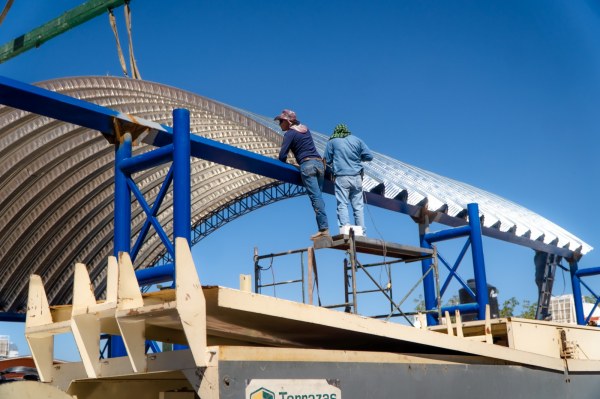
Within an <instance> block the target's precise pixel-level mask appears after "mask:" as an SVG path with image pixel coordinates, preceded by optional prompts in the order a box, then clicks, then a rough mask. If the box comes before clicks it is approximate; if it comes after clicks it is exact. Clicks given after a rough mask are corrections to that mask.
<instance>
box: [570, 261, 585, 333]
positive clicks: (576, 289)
mask: <svg viewBox="0 0 600 399" xmlns="http://www.w3.org/2000/svg"><path fill="white" fill-rule="evenodd" d="M577 269H578V266H577V261H576V260H572V261H569V270H570V272H571V287H572V289H573V303H574V304H575V317H577V324H579V325H580V326H583V325H585V315H584V314H583V303H582V300H581V282H580V281H579V276H578V275H577Z"/></svg>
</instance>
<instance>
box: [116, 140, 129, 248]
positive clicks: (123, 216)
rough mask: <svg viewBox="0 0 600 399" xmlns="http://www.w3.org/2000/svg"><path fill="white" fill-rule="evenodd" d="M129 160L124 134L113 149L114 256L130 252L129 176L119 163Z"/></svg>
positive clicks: (127, 142)
mask: <svg viewBox="0 0 600 399" xmlns="http://www.w3.org/2000/svg"><path fill="white" fill-rule="evenodd" d="M127 158H131V135H130V134H129V133H125V135H124V136H123V142H121V143H117V144H116V149H115V220H114V222H115V238H114V250H113V254H114V255H115V256H118V255H119V252H127V253H129V251H130V245H131V191H130V190H129V186H128V185H127V179H128V178H129V176H128V175H127V174H126V173H124V172H123V171H122V170H121V162H122V161H123V160H124V159H127Z"/></svg>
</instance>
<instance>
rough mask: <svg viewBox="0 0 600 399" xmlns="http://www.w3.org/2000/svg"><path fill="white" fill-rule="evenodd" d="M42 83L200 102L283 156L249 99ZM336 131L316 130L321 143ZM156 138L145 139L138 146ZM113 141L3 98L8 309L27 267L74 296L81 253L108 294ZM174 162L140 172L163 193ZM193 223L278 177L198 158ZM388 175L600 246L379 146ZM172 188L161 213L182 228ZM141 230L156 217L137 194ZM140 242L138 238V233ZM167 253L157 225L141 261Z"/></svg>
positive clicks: (93, 80) (214, 123) (165, 110)
mask: <svg viewBox="0 0 600 399" xmlns="http://www.w3.org/2000/svg"><path fill="white" fill-rule="evenodd" d="M39 86H40V87H44V88H46V89H49V90H52V91H56V92H60V93H62V94H66V95H69V96H72V97H75V98H79V99H82V100H86V101H89V102H92V103H96V104H99V105H102V106H106V107H109V108H112V109H114V110H117V111H120V112H123V113H127V114H131V115H135V116H137V117H142V118H145V119H148V120H152V121H155V122H158V123H161V124H165V125H170V124H171V119H172V110H173V109H174V108H187V109H189V110H190V112H191V116H192V119H191V130H192V133H194V134H198V135H202V136H204V137H207V138H210V139H213V140H217V141H220V142H224V143H227V144H230V145H233V146H236V147H239V148H243V149H246V150H250V151H254V152H257V153H260V154H262V155H265V156H268V157H276V156H277V153H278V150H279V146H280V143H281V134H280V132H278V128H277V126H276V125H274V124H273V122H272V120H271V119H270V118H265V117H262V116H259V115H255V114H252V113H250V112H247V111H243V110H239V109H236V108H234V107H230V106H227V105H224V104H221V103H219V102H216V101H213V100H210V99H207V98H204V97H201V96H198V95H195V94H192V93H189V92H186V91H183V90H179V89H176V88H172V87H168V86H164V85H160V84H156V83H151V82H146V81H138V80H131V79H124V78H113V77H80V78H65V79H58V80H52V81H48V82H44V83H41V84H39ZM326 140H327V137H325V136H323V135H320V134H318V133H315V141H316V143H317V146H318V148H319V150H320V151H321V152H322V151H323V150H324V147H325V143H326ZM149 149H151V148H150V147H148V146H147V145H144V144H142V145H140V146H137V147H134V154H139V153H142V152H145V151H148V150H149ZM113 162H114V147H113V146H112V145H110V144H109V143H108V142H107V141H106V139H105V138H104V137H103V136H102V135H101V134H100V133H98V132H96V131H92V130H89V129H86V128H81V127H78V126H74V125H72V124H68V123H65V122H61V121H56V120H53V119H50V118H47V117H42V116H38V115H34V114H30V113H27V112H24V111H20V110H16V109H13V108H8V107H1V108H0V220H2V224H1V225H0V265H1V266H0V311H4V312H14V311H23V310H24V307H25V301H26V297H27V283H28V277H29V275H30V274H32V273H36V274H40V275H41V276H42V278H43V280H44V283H45V286H46V287H47V290H48V292H47V294H48V298H49V300H50V301H51V303H67V302H69V300H70V296H71V281H72V269H73V267H72V266H73V265H74V263H75V262H82V263H84V264H86V265H87V266H88V268H89V269H90V275H91V277H92V279H93V283H94V285H95V286H96V287H97V288H96V291H97V292H96V295H97V296H101V294H102V291H103V287H104V283H103V280H104V277H105V276H104V266H105V264H106V258H107V256H108V255H110V254H111V253H112V248H113V244H112V236H113V198H114V187H113V177H114V173H113ZM166 172H167V168H166V167H160V168H155V169H153V170H150V171H145V172H142V173H139V174H138V175H136V176H135V181H136V183H137V185H138V187H139V188H140V190H141V191H142V192H143V193H144V196H145V198H146V200H147V201H148V202H149V203H152V202H153V200H154V198H155V197H156V196H157V194H158V191H159V189H160V184H161V183H162V180H163V178H164V176H165V174H166ZM191 179H192V223H193V224H194V225H196V224H198V223H200V221H201V220H202V218H203V217H204V216H205V215H207V214H208V213H210V212H211V211H214V210H215V209H217V208H219V207H220V206H222V205H224V204H226V203H229V202H231V201H234V200H235V199H236V198H239V197H240V196H242V195H244V194H245V193H248V192H250V191H252V190H256V189H257V188H260V187H262V186H264V185H267V184H269V183H271V182H272V181H271V180H269V179H266V178H264V177H260V176H256V175H253V174H250V173H247V172H242V171H239V170H234V169H231V168H228V167H224V166H221V165H218V164H213V163H211V162H207V161H204V160H201V159H193V161H192V177H191ZM382 182H383V183H385V187H386V189H385V196H386V197H389V198H394V197H396V196H397V195H398V194H400V193H402V192H405V194H406V198H407V202H408V203H409V204H411V205H417V204H419V203H420V202H421V201H422V200H423V199H424V198H427V200H428V204H429V209H430V210H438V209H446V208H447V211H446V212H447V214H448V215H450V216H457V215H459V214H461V212H463V210H464V209H465V208H466V205H467V204H468V203H471V202H477V203H478V204H479V206H480V212H481V213H482V215H483V216H484V226H486V227H493V228H497V229H499V230H501V231H511V232H513V233H514V234H515V235H517V236H522V235H525V236H529V238H531V239H534V240H535V239H537V238H538V237H540V236H542V235H543V241H544V242H545V243H550V242H552V241H554V240H556V239H557V240H558V244H556V245H557V246H559V247H563V246H565V245H568V247H569V249H571V250H576V249H577V248H581V252H582V253H583V254H585V253H586V252H588V251H589V250H591V247H590V246H589V245H587V244H586V243H584V242H583V241H581V240H579V239H578V238H577V237H575V236H573V235H571V234H570V233H568V232H567V231H565V230H564V229H562V228H560V227H559V226H556V225H555V224H553V223H551V222H549V221H548V220H546V219H544V218H542V217H541V216H539V215H537V214H535V213H533V212H531V211H529V210H527V209H525V208H523V207H521V206H519V205H516V204H514V203H512V202H510V201H507V200H505V199H503V198H500V197H498V196H495V195H493V194H490V193H488V192H485V191H483V190H479V189H477V188H475V187H472V186H469V185H467V184H464V183H460V182H457V181H454V180H451V179H448V178H445V177H442V176H439V175H436V174H433V173H430V172H427V171H424V170H422V169H419V168H416V167H413V166H410V165H407V164H405V163H402V162H400V161H397V160H394V159H392V158H390V157H387V156H384V155H381V154H376V156H375V160H374V161H373V162H371V163H370V164H368V165H367V166H366V178H365V181H364V187H365V190H371V189H372V188H374V187H375V186H377V185H378V184H380V183H382ZM171 201H172V195H171V193H169V194H168V195H167V197H166V198H165V200H164V202H163V206H162V207H161V211H160V213H159V215H158V219H159V220H160V221H161V223H162V225H163V226H164V227H165V230H166V231H167V233H170V232H171V231H172V223H171V221H172V212H171V208H170V207H169V205H170V204H171ZM132 214H133V220H132V234H134V235H136V234H137V233H138V232H139V230H140V229H141V227H142V225H143V223H144V221H145V216H144V214H143V212H142V210H141V208H140V207H139V206H138V204H137V202H134V204H133V208H132ZM132 243H133V241H132ZM163 252H164V247H163V246H162V243H161V242H160V240H159V239H158V237H157V235H156V234H151V235H149V236H148V239H147V240H146V242H145V244H144V245H143V247H142V249H141V250H140V253H139V255H138V257H137V259H136V265H138V266H139V265H148V264H149V263H151V262H152V261H154V260H155V259H157V258H158V257H159V256H160V255H161V254H162V253H163Z"/></svg>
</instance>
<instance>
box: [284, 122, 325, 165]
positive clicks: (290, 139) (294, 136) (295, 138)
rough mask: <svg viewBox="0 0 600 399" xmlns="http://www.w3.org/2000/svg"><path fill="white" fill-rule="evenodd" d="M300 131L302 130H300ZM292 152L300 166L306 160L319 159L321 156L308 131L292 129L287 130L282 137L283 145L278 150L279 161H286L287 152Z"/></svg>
mask: <svg viewBox="0 0 600 399" xmlns="http://www.w3.org/2000/svg"><path fill="white" fill-rule="evenodd" d="M300 130H304V129H303V128H301V129H300ZM290 151H292V154H294V158H296V161H298V163H299V164H301V163H302V162H303V161H304V160H305V159H306V158H321V154H319V152H318V151H317V148H316V147H315V143H314V141H313V138H312V134H310V130H308V129H306V132H300V131H298V130H296V129H294V128H291V129H289V130H288V131H286V132H285V135H284V136H283V143H282V144H281V149H280V150H279V160H280V161H281V162H285V161H287V157H288V152H290Z"/></svg>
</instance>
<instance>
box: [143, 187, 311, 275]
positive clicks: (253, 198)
mask: <svg viewBox="0 0 600 399" xmlns="http://www.w3.org/2000/svg"><path fill="white" fill-rule="evenodd" d="M305 193H306V190H305V189H304V187H302V186H299V185H296V184H291V183H284V182H273V183H269V184H267V185H265V186H263V187H259V188H257V189H254V190H251V191H249V192H247V193H244V194H243V195H240V196H239V197H237V198H235V199H233V200H231V201H229V202H227V203H225V204H223V205H221V206H220V207H218V208H217V209H215V210H213V211H212V212H210V213H208V214H206V215H205V216H203V217H202V218H201V219H200V220H199V221H198V223H196V224H195V225H194V226H192V240H191V244H192V245H195V244H197V243H199V242H200V241H202V239H204V238H205V237H207V236H208V235H210V234H212V233H214V232H215V231H217V230H218V229H219V228H220V227H222V226H224V225H225V224H227V223H229V222H231V221H233V220H235V219H237V218H239V217H240V216H243V215H246V214H248V213H250V212H252V211H254V210H257V209H259V208H262V207H263V206H267V205H270V204H272V203H275V202H278V201H282V200H285V199H289V198H294V197H298V196H300V195H303V194H305ZM170 262H173V259H172V258H171V256H170V254H169V253H168V252H167V251H166V250H165V251H164V252H163V253H162V254H161V255H160V256H157V257H156V258H155V259H154V261H152V262H150V265H151V266H158V265H164V264H168V263H170Z"/></svg>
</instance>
